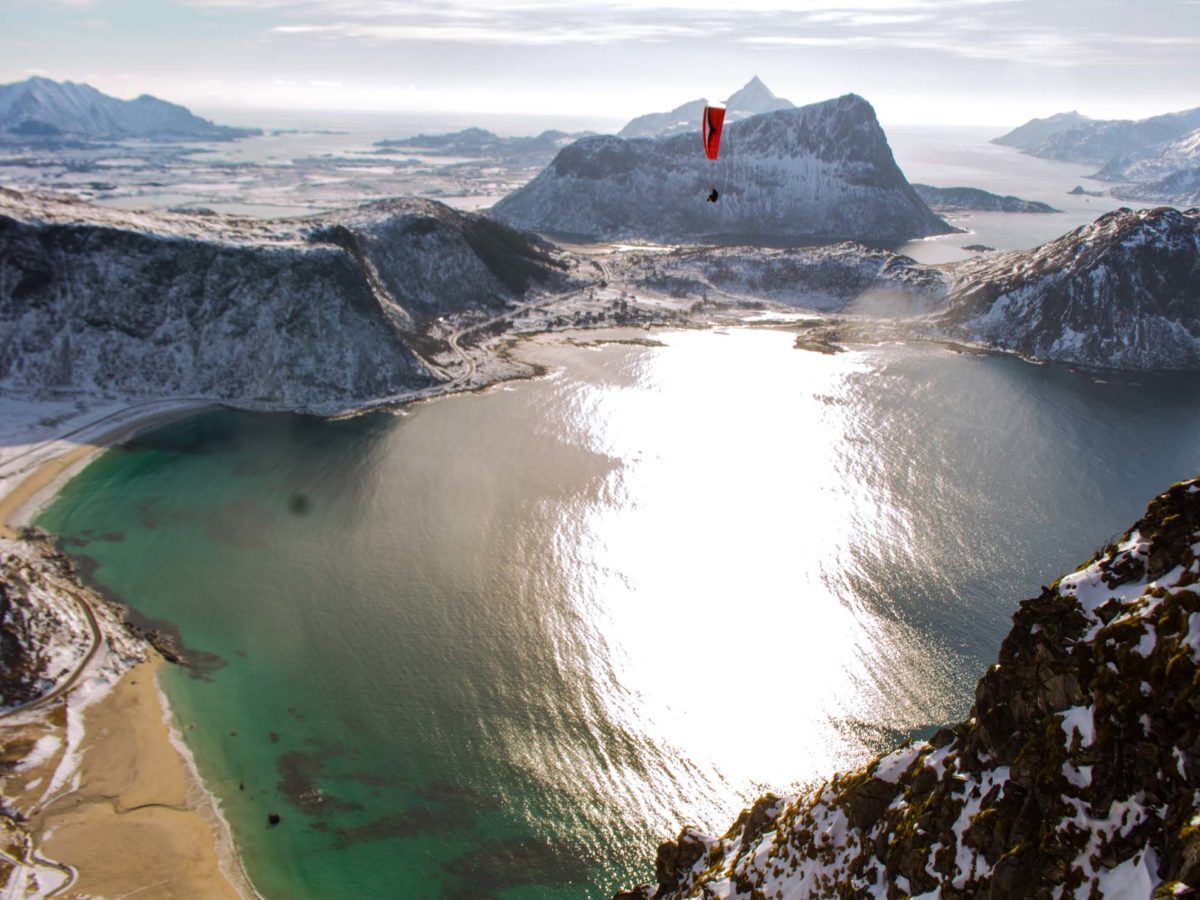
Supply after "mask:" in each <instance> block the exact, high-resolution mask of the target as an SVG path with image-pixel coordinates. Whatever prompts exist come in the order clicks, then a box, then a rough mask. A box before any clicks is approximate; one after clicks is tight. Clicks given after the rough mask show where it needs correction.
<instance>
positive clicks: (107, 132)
mask: <svg viewBox="0 0 1200 900" xmlns="http://www.w3.org/2000/svg"><path fill="white" fill-rule="evenodd" d="M258 133H259V132H258V130H257V129H252V128H229V127H226V126H224V125H214V124H213V123H212V122H210V121H208V120H207V119H202V118H200V117H199V116H195V115H192V113H190V112H188V110H187V109H185V108H184V107H182V106H178V105H176V104H174V103H167V102H166V101H165V100H159V99H158V98H157V97H151V96H149V95H148V94H143V95H142V96H140V97H138V98H136V99H134V100H119V99H117V98H116V97H110V96H108V95H107V94H102V93H100V91H98V90H96V89H95V88H94V87H91V86H90V85H86V84H76V83H75V82H72V81H64V82H61V83H60V82H57V81H52V80H50V79H49V78H29V79H27V80H25V81H19V82H16V83H14V84H6V85H0V138H3V137H6V136H7V137H8V138H9V139H10V140H11V139H29V138H45V137H60V136H67V137H77V138H78V137H83V138H155V139H178V138H194V139H204V140H229V139H231V138H237V137H245V136H247V135H251V134H258Z"/></svg>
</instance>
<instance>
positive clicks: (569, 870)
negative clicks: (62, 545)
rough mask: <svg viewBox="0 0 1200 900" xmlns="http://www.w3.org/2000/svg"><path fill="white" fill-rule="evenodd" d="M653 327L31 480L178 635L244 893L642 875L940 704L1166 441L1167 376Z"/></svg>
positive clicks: (1172, 391)
mask: <svg viewBox="0 0 1200 900" xmlns="http://www.w3.org/2000/svg"><path fill="white" fill-rule="evenodd" d="M654 337H655V338H656V339H658V340H660V341H661V342H662V345H661V346H645V345H633V344H628V343H619V344H607V345H604V346H582V347H581V346H571V345H566V344H562V343H554V342H551V341H550V340H549V339H546V340H545V341H543V342H541V343H538V344H535V345H533V346H531V347H529V355H530V356H531V357H532V358H534V359H536V360H537V361H539V362H542V363H544V364H546V365H548V366H550V367H551V369H552V373H553V374H551V375H550V376H549V377H547V378H543V379H539V380H535V381H529V382H521V383H517V384H514V385H509V386H504V387H502V388H498V389H495V390H493V391H491V392H488V393H486V394H480V395H468V396H462V397H455V398H449V399H445V400H441V401H437V402H434V403H427V404H423V405H420V406H417V407H414V408H412V409H410V410H408V411H407V413H406V414H405V415H401V416H389V415H373V416H367V417H362V418H359V419H354V420H350V421H342V422H324V421H320V420H316V419H311V418H305V417H300V416H292V415H254V414H247V413H234V412H213V413H207V414H204V415H201V416H197V417H194V418H191V419H187V420H183V421H178V422H174V423H172V424H170V425H167V426H165V427H163V428H160V429H158V430H156V431H153V432H151V433H148V434H146V435H144V436H142V437H140V438H138V439H137V440H135V441H134V442H132V443H130V444H128V445H126V446H124V447H122V448H120V449H117V450H114V451H112V452H109V453H107V454H105V455H103V456H102V457H100V458H99V459H98V460H97V461H96V462H94V463H93V464H92V465H91V466H89V467H88V468H87V469H86V470H85V471H84V472H83V473H82V474H81V475H80V476H79V477H78V478H76V479H74V480H73V481H72V482H71V483H70V484H69V485H68V486H67V487H66V488H65V489H64V491H63V492H62V493H61V494H60V495H59V497H58V498H57V499H56V501H55V502H54V503H53V504H52V505H51V506H50V507H49V508H48V509H47V510H46V511H45V512H44V513H43V515H42V516H41V518H40V521H39V524H40V525H42V526H43V527H45V528H47V529H49V530H50V531H52V532H54V533H56V534H58V535H61V536H63V538H64V539H65V540H66V542H67V544H68V549H70V550H71V551H72V552H74V553H76V554H78V555H80V556H85V557H88V558H89V559H91V560H92V561H94V564H95V566H96V568H95V571H94V573H93V577H94V578H95V579H96V580H97V581H98V582H99V583H100V584H102V585H103V586H105V587H106V588H108V589H109V590H111V591H113V592H115V593H116V594H118V595H120V597H121V598H123V599H124V600H125V601H126V602H128V603H129V604H131V605H132V606H133V607H135V608H136V609H137V610H138V611H139V612H140V613H142V614H144V615H147V616H151V617H155V618H158V619H162V620H166V621H168V622H170V623H173V625H174V626H177V628H178V630H179V632H180V634H181V636H182V638H183V639H184V640H185V641H186V643H187V645H188V647H189V648H192V649H193V650H194V651H196V653H195V655H194V660H195V662H196V663H197V665H196V666H194V667H193V669H192V670H190V671H189V670H187V669H183V668H171V669H170V670H168V671H167V672H166V676H165V688H166V690H167V693H168V695H169V696H170V699H171V702H172V705H173V708H174V711H175V715H176V717H177V719H178V720H179V722H180V725H181V728H182V730H183V733H184V736H185V738H186V739H187V741H188V743H189V745H190V746H191V747H192V749H193V751H194V752H195V755H196V757H197V761H198V764H199V765H200V767H201V770H202V773H203V774H204V776H205V779H206V781H207V783H208V785H209V786H210V787H211V788H212V790H213V791H214V792H215V793H216V794H217V796H218V797H219V798H220V800H221V803H222V805H223V809H224V811H225V813H226V815H227V817H228V818H229V820H230V822H231V824H232V826H233V829H234V833H235V836H236V839H237V841H238V843H239V846H240V847H241V848H242V850H243V853H244V857H245V860H246V864H247V867H248V870H249V872H250V875H251V877H252V878H253V880H254V882H255V884H256V885H257V886H258V887H259V889H260V890H261V891H262V892H263V894H264V895H266V896H268V897H414V898H421V897H476V898H483V897H503V898H525V897H529V898H532V897H602V896H608V895H610V894H611V892H612V891H613V890H614V889H615V888H617V887H618V886H620V885H622V884H625V883H629V882H634V881H638V880H644V879H647V878H649V877H650V876H651V875H652V871H653V858H654V847H655V845H656V844H657V843H658V842H659V841H660V840H662V839H663V838H665V837H667V836H669V835H671V834H673V833H674V832H675V831H676V830H677V828H678V827H679V825H680V824H681V823H682V822H684V821H688V822H695V823H698V824H700V825H702V826H704V827H708V828H710V829H718V830H721V831H723V830H724V828H725V827H726V826H727V825H728V823H729V821H730V820H731V818H732V816H733V815H734V814H736V811H737V809H738V808H739V807H740V806H741V805H742V804H743V803H744V802H745V801H746V800H747V799H749V798H751V797H753V796H754V795H755V794H757V793H758V792H759V791H761V790H762V789H764V788H773V789H776V790H787V789H789V788H794V787H796V786H797V785H799V784H802V783H807V782H811V781H812V780H814V779H819V778H823V777H826V776H828V775H829V774H831V773H832V772H833V771H835V770H836V769H838V768H844V767H846V766H850V765H853V764H855V763H858V762H860V761H862V760H864V759H866V758H867V757H868V756H870V755H871V754H873V753H875V752H879V751H881V750H884V749H887V748H889V747H891V746H894V745H895V744H896V743H897V742H899V741H901V740H903V739H905V738H906V737H908V736H909V735H912V734H920V733H923V732H924V731H926V730H928V729H929V728H931V727H934V726H936V725H938V724H941V723H944V722H948V721H953V720H956V719H958V718H961V717H962V716H963V715H965V714H966V712H967V710H968V708H969V705H970V701H971V689H972V687H973V684H974V681H975V680H976V679H977V678H978V676H979V675H980V674H981V673H982V671H983V670H984V669H985V668H986V666H987V665H988V664H989V663H990V662H991V661H992V659H993V658H994V655H995V652H996V649H997V647H998V645H999V641H1000V639H1001V638H1002V636H1003V635H1004V633H1005V632H1006V631H1007V628H1008V620H1009V617H1010V616H1011V614H1012V612H1013V610H1014V609H1015V607H1016V604H1017V602H1018V601H1019V600H1020V599H1022V598H1024V597H1028V596H1033V595H1035V594H1036V593H1037V590H1038V586H1039V585H1040V584H1042V583H1046V582H1049V581H1050V580H1052V579H1053V578H1055V577H1057V576H1058V575H1060V574H1062V573H1064V572H1066V571H1067V570H1069V569H1071V568H1073V567H1074V566H1075V565H1076V564H1078V563H1079V562H1082V561H1083V560H1084V559H1086V558H1087V557H1088V556H1090V554H1091V553H1092V551H1093V550H1095V549H1096V548H1097V547H1098V546H1100V545H1102V544H1104V543H1105V542H1107V540H1108V539H1109V538H1110V537H1111V536H1113V535H1114V534H1116V533H1118V532H1120V531H1122V530H1123V529H1124V528H1125V527H1127V526H1128V525H1129V524H1130V523H1131V522H1132V521H1133V520H1134V519H1135V518H1137V516H1138V515H1139V514H1140V512H1141V510H1142V509H1143V508H1144V505H1145V502H1146V501H1147V499H1148V498H1149V497H1150V496H1151V495H1152V494H1154V493H1155V492H1157V491H1159V490H1161V489H1162V488H1164V487H1166V486H1167V485H1168V484H1169V483H1171V482H1172V481H1174V480H1177V479H1179V478H1183V477H1186V476H1190V475H1193V474H1195V473H1196V472H1197V471H1200V386H1197V385H1196V383H1195V379H1194V378H1192V379H1189V378H1182V377H1175V376H1145V377H1139V378H1136V379H1121V380H1110V381H1102V380H1097V379H1096V378H1094V377H1092V376H1089V375H1087V374H1083V373H1075V372H1072V371H1069V370H1067V369H1065V368H1062V367H1056V366H1033V365H1029V364H1026V363H1022V362H1020V361H1018V360H1014V359H1011V358H1004V357H996V356H974V355H959V354H954V353H951V352H948V351H946V350H945V349H942V348H939V347H934V346H929V345H918V346H903V345H888V346H881V347H871V348H864V349H860V350H855V351H852V352H849V353H844V354H839V355H836V356H825V355H821V354H814V353H809V352H804V351H797V350H794V349H792V346H791V344H792V335H789V334H786V333H782V332H774V331H750V330H733V331H731V332H730V333H728V334H722V333H719V332H681V333H672V334H662V335H655V336H654ZM270 812H276V813H279V814H280V815H281V816H282V821H281V823H280V824H279V825H278V826H276V827H273V828H269V827H267V824H266V818H267V815H268V813H270Z"/></svg>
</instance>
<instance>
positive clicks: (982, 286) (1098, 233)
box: [939, 208, 1200, 369]
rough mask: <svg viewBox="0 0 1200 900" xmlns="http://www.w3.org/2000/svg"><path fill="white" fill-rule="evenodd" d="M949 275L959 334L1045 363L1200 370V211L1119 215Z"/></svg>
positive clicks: (952, 322)
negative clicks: (1036, 245)
mask: <svg viewBox="0 0 1200 900" xmlns="http://www.w3.org/2000/svg"><path fill="white" fill-rule="evenodd" d="M947 271H948V275H949V277H950V278H951V287H950V290H949V292H948V295H947V301H946V302H947V309H946V312H945V313H943V314H942V316H941V317H940V319H939V327H941V328H942V329H944V330H945V331H947V332H949V333H950V334H953V335H957V336H960V337H964V338H967V339H970V340H973V341H980V342H982V343H986V344H989V345H991V346H994V347H998V348H1002V349H1005V350H1012V351H1015V352H1018V353H1021V354H1023V355H1025V356H1029V357H1035V358H1038V359H1050V360H1061V361H1064V362H1077V363H1083V364H1086V365H1093V366H1101V367H1105V368H1118V369H1200V209H1191V210H1188V211H1186V212H1180V211H1179V210H1176V209H1171V208H1159V209H1145V210H1136V211H1134V210H1129V209H1118V210H1115V211H1113V212H1111V213H1107V214H1106V215H1104V216H1101V217H1100V218H1099V219H1097V220H1096V221H1095V222H1093V223H1092V224H1091V225H1085V226H1083V227H1081V228H1078V229H1076V230H1075V231H1072V232H1071V233H1069V234H1066V235H1064V236H1063V237H1061V238H1057V239H1056V240H1053V241H1050V242H1048V243H1046V244H1043V245H1042V246H1040V247H1037V248H1035V249H1033V250H1025V251H1016V252H1012V253H1001V254H991V255H988V256H987V257H983V258H979V259H973V260H967V261H965V262H960V263H955V264H953V265H952V266H950V267H948V269H947Z"/></svg>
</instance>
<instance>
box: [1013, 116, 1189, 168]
mask: <svg viewBox="0 0 1200 900" xmlns="http://www.w3.org/2000/svg"><path fill="white" fill-rule="evenodd" d="M1078 115H1079V114H1078V113H1060V114H1059V115H1058V116H1052V117H1050V119H1034V120H1033V121H1031V122H1027V123H1026V124H1025V125H1022V126H1021V127H1020V128H1017V129H1015V130H1013V131H1010V132H1009V133H1008V134H1005V135H1002V136H1001V137H998V138H995V139H994V140H993V143H996V144H1005V145H1007V146H1012V147H1019V148H1020V149H1021V150H1024V151H1025V152H1026V153H1029V154H1031V155H1033V156H1041V157H1045V158H1046V159H1061V160H1069V161H1071V162H1086V163H1094V164H1096V165H1105V164H1107V163H1109V162H1111V161H1112V160H1114V159H1120V158H1122V157H1126V156H1131V155H1133V154H1136V153H1137V152H1138V151H1140V150H1143V149H1144V148H1147V147H1150V146H1153V145H1154V144H1161V143H1164V142H1166V141H1172V140H1175V139H1176V138H1180V137H1183V136H1184V135H1185V134H1187V133H1188V132H1189V131H1193V130H1195V129H1196V128H1200V107H1197V108H1196V109H1188V110H1183V111H1182V112H1177V113H1167V114H1165V115H1161V116H1151V117H1150V118H1148V119H1139V120H1137V121H1133V120H1130V119H1086V117H1079V118H1080V119H1083V121H1079V120H1075V121H1074V124H1070V123H1071V122H1072V121H1073V119H1074V117H1077V116H1078ZM1065 125H1069V127H1063V126H1065Z"/></svg>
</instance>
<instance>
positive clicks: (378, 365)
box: [0, 189, 562, 408]
mask: <svg viewBox="0 0 1200 900" xmlns="http://www.w3.org/2000/svg"><path fill="white" fill-rule="evenodd" d="M561 278H562V273H561V271H560V267H559V264H558V263H557V262H556V260H555V259H553V258H552V257H551V255H550V252H549V249H548V248H547V247H546V245H544V244H541V243H540V242H538V241H537V240H536V239H534V238H531V237H530V236H528V235H522V234H520V233H518V232H515V231H513V230H511V229H509V228H507V227H505V226H503V225H500V224H498V223H496V222H492V221H490V220H488V219H484V218H480V217H478V216H472V215H466V214H462V213H458V212H455V211H453V210H451V209H449V208H448V207H445V206H443V205H441V204H438V203H434V202H432V201H423V200H403V201H385V202H381V203H376V204H371V205H368V206H365V207H360V208H358V209H355V210H349V211H346V212H341V213H335V214H330V215H326V216H319V217H315V218H311V219H299V220H280V221H262V220H249V219H233V218H222V217H213V216H189V215H153V216H151V215H146V214H138V213H126V212H119V211H113V210H103V209H99V208H96V207H90V206H87V205H86V204H82V203H79V202H73V201H68V200H62V199H55V198H48V197H41V196H33V195H27V194H17V193H15V192H12V191H5V190H3V189H0V387H2V388H5V389H9V390H15V391H22V392H39V391H46V390H56V389H63V388H66V389H72V390H81V391H86V392H91V393H110V394H111V393H116V394H121V395H152V396H162V395H171V396H199V397H212V398H219V399H227V400H235V401H254V402H267V403H281V404H286V405H288V406H292V407H305V408H315V407H321V406H328V405H335V406H336V405H345V404H350V403H355V402H358V401H362V400H366V399H373V398H376V397H380V396H387V395H390V394H394V393H396V392H398V391H401V390H405V389H410V388H414V387H421V386H423V385H428V384H432V383H434V382H436V381H439V380H444V379H446V378H448V377H449V376H447V375H444V374H443V373H441V372H440V371H438V370H437V369H436V367H431V366H430V365H429V364H427V362H426V361H425V359H423V358H422V355H421V352H420V351H421V350H422V349H423V348H425V347H426V345H427V343H428V341H427V338H426V331H427V329H428V327H429V325H430V323H431V322H432V321H434V320H435V319H436V318H437V317H439V316H442V315H445V314H450V313H455V312H463V311H469V310H479V311H485V312H486V311H489V310H496V309H500V308H502V307H504V306H505V305H506V304H508V303H511V302H513V301H515V300H517V299H519V298H521V297H523V296H524V295H525V293H526V292H527V291H529V290H531V289H533V288H534V287H536V286H537V285H542V284H545V285H549V284H552V283H555V282H556V281H558V280H561Z"/></svg>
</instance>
